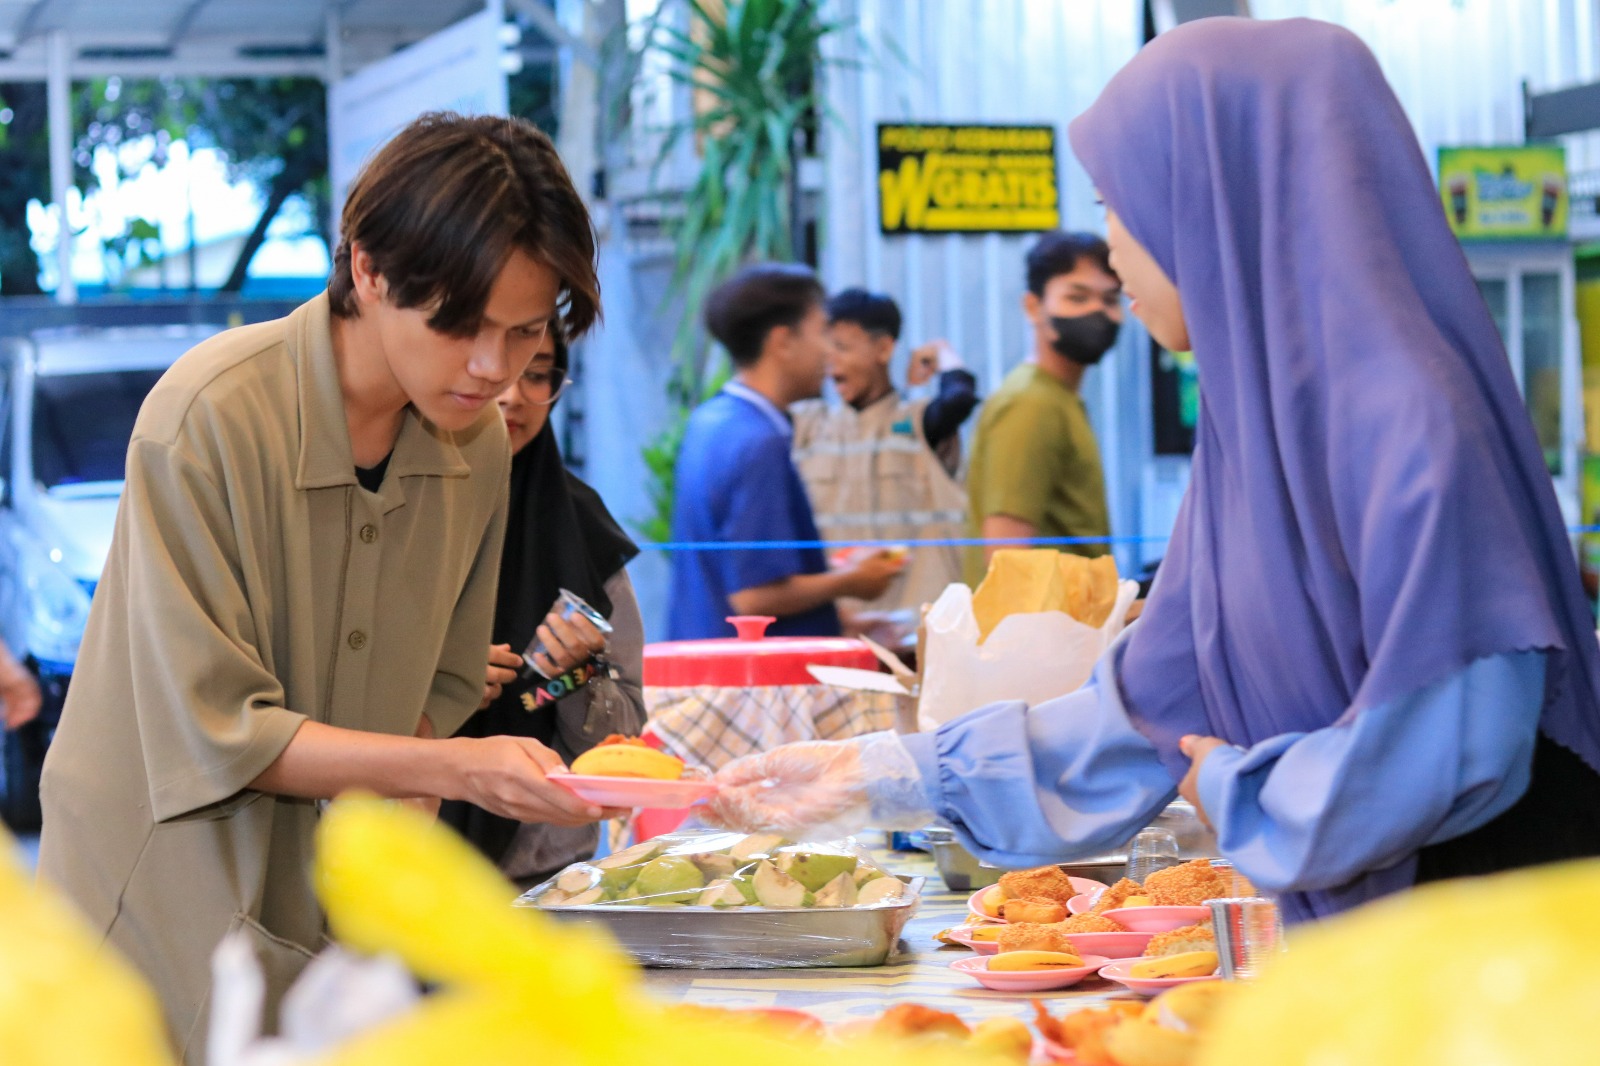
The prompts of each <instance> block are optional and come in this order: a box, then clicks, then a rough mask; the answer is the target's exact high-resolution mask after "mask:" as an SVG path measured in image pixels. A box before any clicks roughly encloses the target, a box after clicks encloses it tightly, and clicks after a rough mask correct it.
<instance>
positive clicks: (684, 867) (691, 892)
mask: <svg viewBox="0 0 1600 1066" xmlns="http://www.w3.org/2000/svg"><path fill="white" fill-rule="evenodd" d="M705 883H706V879H705V877H704V876H703V875H702V874H701V873H700V867H698V866H696V865H695V864H694V863H692V862H690V861H689V860H688V859H686V858H683V857H682V856H681V855H665V856H662V857H661V858H659V859H651V860H650V861H649V862H647V863H645V864H644V869H642V870H640V871H639V876H638V877H637V878H636V879H635V880H634V882H633V887H634V889H635V890H636V891H637V892H638V893H639V895H640V896H641V897H643V898H644V899H645V900H646V901H647V902H651V903H656V902H661V903H686V902H688V901H689V900H692V899H694V898H695V897H696V896H698V895H699V894H700V890H701V889H702V888H704V887H705Z"/></svg>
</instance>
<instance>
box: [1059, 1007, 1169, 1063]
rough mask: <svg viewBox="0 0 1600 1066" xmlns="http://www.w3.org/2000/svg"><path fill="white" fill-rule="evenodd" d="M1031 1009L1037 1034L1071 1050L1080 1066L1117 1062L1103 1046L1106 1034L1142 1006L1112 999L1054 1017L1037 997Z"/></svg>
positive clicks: (1137, 1014) (1137, 1012)
mask: <svg viewBox="0 0 1600 1066" xmlns="http://www.w3.org/2000/svg"><path fill="white" fill-rule="evenodd" d="M1033 1010H1034V1015H1035V1018H1034V1024H1035V1025H1036V1026H1037V1027H1038V1030H1039V1034H1040V1035H1041V1036H1043V1037H1044V1038H1045V1039H1046V1040H1050V1041H1054V1042H1055V1043H1057V1044H1060V1045H1061V1046H1062V1047H1064V1048H1067V1049H1068V1050H1069V1051H1072V1052H1074V1053H1075V1054H1076V1055H1077V1059H1078V1063H1079V1066H1119V1064H1118V1063H1117V1060H1116V1059H1114V1058H1112V1057H1111V1053H1110V1052H1109V1051H1107V1050H1106V1044H1105V1038H1106V1034H1107V1033H1108V1032H1109V1031H1110V1030H1112V1029H1114V1028H1116V1027H1117V1026H1118V1025H1120V1024H1122V1022H1124V1021H1125V1020H1127V1019H1130V1018H1136V1017H1138V1016H1139V1015H1140V1014H1141V1013H1143V1011H1144V1007H1143V1005H1142V1004H1139V1003H1135V1002H1130V1001H1126V1000H1113V1001H1112V1002H1110V1003H1108V1004H1106V1005H1105V1006H1104V1007H1096V1008H1091V1009H1088V1010H1078V1011H1073V1012H1072V1013H1070V1014H1068V1015H1066V1016H1065V1017H1063V1018H1053V1017H1051V1016H1050V1013H1049V1012H1048V1011H1046V1010H1045V1009H1044V1006H1043V1005H1042V1004H1041V1003H1040V1002H1039V1001H1038V1000H1034V1001H1033Z"/></svg>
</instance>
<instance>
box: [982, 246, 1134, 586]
mask: <svg viewBox="0 0 1600 1066" xmlns="http://www.w3.org/2000/svg"><path fill="white" fill-rule="evenodd" d="M1027 281H1028V291H1027V293H1026V294H1024V295H1023V297H1022V310H1023V312H1024V313H1025V314H1026V315H1027V316H1028V321H1029V322H1031V323H1032V324H1033V356H1032V358H1031V359H1030V360H1029V361H1028V362H1025V363H1023V364H1022V365H1021V366H1019V367H1017V368H1016V369H1015V370H1013V371H1012V372H1011V373H1010V374H1008V375H1006V379H1005V381H1004V382H1003V383H1002V384H1001V386H1000V388H999V389H997V390H996V391H995V392H994V394H993V395H992V396H990V397H989V400H988V402H987V403H986V404H985V405H984V409H983V414H982V416H981V417H980V418H979V420H978V432H977V437H976V439H975V440H974V442H973V446H972V465H971V469H970V470H969V471H968V474H967V493H968V496H969V498H970V500H971V505H970V509H969V511H968V517H967V530H968V533H969V535H970V536H972V537H981V538H983V539H985V540H1027V539H1031V538H1036V537H1038V538H1050V537H1108V536H1110V534H1111V520H1110V517H1109V516H1108V514H1107V510H1106V489H1105V475H1104V473H1103V472H1102V470H1101V467H1100V446H1099V444H1098V443H1097V442H1096V440H1095V437H1094V431H1093V430H1092V429H1091V428H1090V426H1089V416H1088V412H1087V411H1086V410H1085V409H1084V406H1083V398H1082V397H1081V396H1080V395H1079V394H1078V388H1079V386H1080V385H1081V384H1082V382H1083V375H1084V372H1085V371H1087V370H1088V369H1089V367H1091V366H1093V365H1094V364H1095V363H1098V362H1099V361H1100V360H1101V358H1102V357H1103V356H1104V355H1105V353H1106V352H1108V351H1110V349H1111V346H1112V345H1113V344H1115V343H1116V340H1117V330H1118V329H1119V328H1120V326H1121V324H1122V283H1121V282H1120V281H1119V280H1118V279H1117V276H1116V274H1115V273H1113V272H1112V269H1111V258H1110V253H1109V251H1108V250H1107V248H1106V244H1105V242H1104V241H1103V240H1101V239H1100V238H1099V237H1096V236H1093V235H1092V234H1087V233H1047V234H1045V235H1044V236H1043V237H1041V238H1039V241H1038V243H1037V244H1035V245H1034V246H1033V248H1032V250H1031V251H1029V252H1028V259H1027ZM998 547H1000V546H998V545H987V546H984V547H982V548H976V547H974V548H969V549H967V556H966V575H965V576H966V579H967V581H968V582H969V583H971V584H973V585H976V584H977V583H978V582H979V581H981V580H982V579H983V575H984V572H985V571H986V570H987V569H988V562H989V558H990V556H992V555H993V554H994V552H995V551H996V550H997V548H998ZM1066 550H1068V551H1074V552H1077V553H1078V554H1081V555H1090V556H1094V555H1104V554H1106V552H1107V551H1108V550H1109V549H1108V547H1107V546H1106V545H1105V544H1081V545H1072V546H1070V547H1069V548H1067V549H1066Z"/></svg>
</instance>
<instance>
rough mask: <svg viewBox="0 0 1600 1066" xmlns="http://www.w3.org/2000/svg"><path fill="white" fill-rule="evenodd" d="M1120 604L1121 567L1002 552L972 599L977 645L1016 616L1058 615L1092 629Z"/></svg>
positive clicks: (1040, 551)
mask: <svg viewBox="0 0 1600 1066" xmlns="http://www.w3.org/2000/svg"><path fill="white" fill-rule="evenodd" d="M1116 602H1117V563H1116V560H1114V559H1112V558H1111V556H1109V555H1103V556H1101V557H1100V558H1098V559H1085V558H1084V557H1083V556H1081V555H1068V554H1066V553H1064V552H1058V551H1053V550H1051V549H1049V548H1002V549H1001V550H1000V551H997V552H995V553H994V558H993V559H991V560H990V561H989V572H988V573H987V574H986V575H985V576H984V579H983V583H982V584H981V585H979V586H978V591H977V592H975V593H973V595H972V612H973V614H974V615H976V616H977V619H978V632H979V640H980V641H982V640H987V639H988V638H989V634H990V633H992V632H994V627H995V626H997V625H999V624H1000V622H1001V620H1002V619H1004V618H1005V617H1006V616H1008V615H1013V614H1038V613H1039V612H1041V611H1060V612H1062V613H1063V614H1065V615H1067V616H1068V617H1069V618H1074V619H1076V620H1078V621H1079V622H1082V623H1083V624H1084V625H1086V626H1089V627H1091V628H1093V629H1099V628H1100V627H1101V626H1103V625H1105V622H1106V619H1107V618H1109V617H1111V608H1112V606H1113V605H1114V604H1115V603H1116Z"/></svg>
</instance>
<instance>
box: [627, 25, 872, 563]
mask: <svg viewBox="0 0 1600 1066" xmlns="http://www.w3.org/2000/svg"><path fill="white" fill-rule="evenodd" d="M681 4H682V7H681V9H682V10H684V11H685V14H686V15H687V18H686V20H685V22H686V24H684V25H679V26H674V25H671V24H670V18H671V15H673V14H675V12H676V10H678V9H679V8H678V7H677V5H672V6H671V7H669V5H667V4H664V5H663V9H662V11H661V12H658V15H657V18H656V20H655V23H654V25H653V26H652V27H651V29H650V30H649V31H648V33H647V35H646V37H645V48H646V49H656V50H658V51H659V52H660V53H662V54H663V55H665V56H667V57H668V58H669V59H670V61H671V65H670V67H669V68H668V74H669V77H670V78H671V79H672V81H673V82H674V83H676V84H677V85H680V86H683V87H686V88H688V89H689V91H690V94H691V97H692V99H693V101H694V107H693V109H692V111H693V113H692V114H691V115H690V116H687V117H685V118H684V119H683V120H681V121H679V122H677V123H675V124H673V125H672V126H670V127H669V128H667V129H666V130H665V131H663V132H664V133H665V138H664V140H663V142H662V147H661V151H660V156H659V159H658V161H657V170H658V172H659V168H660V165H661V162H663V161H665V160H666V159H667V158H668V157H669V156H670V154H671V153H672V151H673V149H674V148H676V147H677V146H678V145H679V144H680V143H681V142H682V141H683V140H684V139H686V138H692V139H693V140H694V142H695V144H696V145H697V147H698V149H699V153H700V166H699V170H698V172H697V173H696V175H695V178H694V180H693V182H692V183H691V184H690V186H689V189H688V191H687V192H686V193H685V194H684V198H683V212H682V214H681V216H679V217H677V218H676V219H674V220H672V221H671V222H670V223H669V233H670V234H671V237H672V242H673V271H672V284H671V287H670V291H669V299H674V300H678V301H681V306H682V307H683V313H682V318H681V319H680V321H679V324H678V328H677V332H676V335H675V337H674V339H673V345H672V359H673V364H674V368H675V369H674V373H673V377H672V382H671V390H672V399H673V401H674V404H675V412H674V418H673V420H672V422H671V423H670V424H669V425H668V427H667V428H666V429H665V430H664V431H663V432H662V434H661V435H660V436H659V437H657V438H656V440H654V441H652V442H651V444H650V445H649V447H648V448H647V449H646V452H645V456H646V461H647V463H648V465H649V467H650V469H651V472H652V476H653V477H654V479H655V481H656V485H655V486H654V488H653V491H652V496H653V498H654V503H655V506H654V514H653V515H652V517H651V518H650V519H649V520H648V521H647V522H645V523H644V524H643V527H642V529H641V531H642V532H644V534H645V535H646V536H650V537H652V538H653V539H665V537H666V536H667V535H668V531H669V530H670V521H671V506H672V484H671V470H672V466H673V464H674V463H675V461H676V458H677V445H678V442H679V441H680V440H681V439H682V435H683V424H684V422H685V421H686V420H687V418H688V414H689V411H690V409H691V408H692V407H693V405H694V404H696V403H698V402H699V401H700V400H701V399H703V398H704V397H705V396H706V395H708V393H709V392H710V391H712V389H713V388H714V386H716V385H720V383H721V382H720V380H719V378H721V377H722V376H723V375H724V374H725V369H722V368H718V367H717V366H715V365H714V364H713V362H712V359H711V353H710V350H709V346H708V345H707V344H706V343H705V341H704V338H703V335H702V334H701V331H700V328H699V319H700V308H701V306H702V305H703V303H704V301H705V298H706V296H707V295H708V294H709V293H710V291H711V289H712V288H713V287H715V286H716V285H717V284H718V283H719V282H721V281H723V280H725V279H726V278H727V277H728V276H729V275H730V274H732V273H733V272H734V271H736V270H737V269H738V268H739V267H741V266H743V265H744V264H746V263H750V262H755V261H758V260H778V261H782V260H791V259H793V258H794V257H795V254H796V250H797V249H798V248H799V246H800V244H801V241H800V239H799V237H798V233H799V232H800V229H801V225H802V220H801V218H800V203H799V200H800V188H799V171H798V162H799V157H800V155H801V153H802V151H803V149H804V145H805V143H806V142H807V140H809V139H811V138H814V137H815V134H816V124H817V121H818V117H817V116H818V115H819V114H821V113H822V105H821V102H820V96H819V93H818V87H817V79H818V74H819V72H820V70H821V68H822V66H823V64H824V59H823V57H822V44H823V42H824V41H825V40H826V39H827V38H828V37H829V36H830V35H832V34H835V33H838V32H840V31H841V30H843V29H844V28H845V24H844V23H842V22H834V21H828V20H827V19H825V18H824V17H823V15H822V12H821V4H820V0H681Z"/></svg>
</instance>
